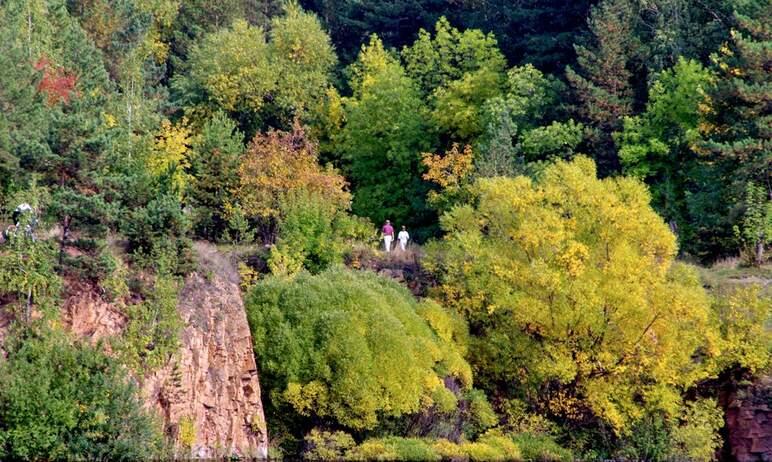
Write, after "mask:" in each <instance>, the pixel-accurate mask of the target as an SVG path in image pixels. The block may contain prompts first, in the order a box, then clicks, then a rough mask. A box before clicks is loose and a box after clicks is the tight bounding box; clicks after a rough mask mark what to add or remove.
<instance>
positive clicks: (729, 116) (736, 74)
mask: <svg viewBox="0 0 772 462" xmlns="http://www.w3.org/2000/svg"><path fill="white" fill-rule="evenodd" d="M752 5H755V7H753V6H752V7H749V8H748V9H747V10H746V11H744V12H743V13H744V14H741V13H737V14H736V17H735V19H736V22H737V26H738V29H737V30H733V31H732V33H731V38H732V41H731V44H727V45H725V46H722V47H721V48H720V49H719V53H718V54H714V55H713V56H712V58H713V60H714V62H715V63H716V64H717V65H718V68H719V71H720V72H721V74H722V77H723V78H722V79H721V80H720V81H719V84H718V86H717V89H716V91H715V92H714V94H713V95H712V96H713V102H714V104H713V108H712V111H711V115H712V118H711V117H708V123H706V124H704V126H703V131H704V132H707V133H706V134H707V136H706V137H707V139H708V141H707V142H705V143H704V144H703V146H702V148H703V150H704V151H705V152H704V154H705V155H706V156H709V160H710V161H711V162H714V163H715V164H716V165H719V166H721V167H722V169H723V170H724V172H725V173H724V174H725V178H727V180H726V182H725V184H726V188H727V191H726V193H725V197H724V199H723V200H724V203H727V204H729V207H730V208H731V209H733V212H734V213H732V214H731V215H733V216H738V215H741V213H737V212H739V211H741V210H743V209H744V210H746V211H747V209H748V207H749V204H748V203H746V202H747V201H746V200H745V198H746V191H747V190H748V189H749V188H758V187H761V188H763V189H764V190H765V194H764V195H763V196H765V197H766V201H768V202H769V201H772V80H771V79H770V77H769V76H770V70H772V4H770V3H769V2H764V1H761V2H758V3H752ZM755 196H756V200H755V201H754V202H758V201H759V200H760V198H761V197H762V196H760V195H758V194H756V195H755ZM757 206H758V205H757ZM760 207H762V208H764V207H766V206H765V205H764V204H762V205H760ZM767 219H769V218H767ZM766 227H767V228H768V227H769V226H768V224H767V226H766ZM762 228H764V226H762ZM762 236H764V234H763V233H762ZM771 237H772V236H769V235H766V236H765V237H762V238H761V240H760V241H758V242H754V243H753V247H754V248H755V249H756V251H755V253H756V255H755V256H754V259H755V261H756V262H760V261H763V260H764V255H763V254H764V252H763V249H764V244H765V243H766V240H768V239H770V238H771ZM737 244H739V242H738V243H736V244H735V245H737Z"/></svg>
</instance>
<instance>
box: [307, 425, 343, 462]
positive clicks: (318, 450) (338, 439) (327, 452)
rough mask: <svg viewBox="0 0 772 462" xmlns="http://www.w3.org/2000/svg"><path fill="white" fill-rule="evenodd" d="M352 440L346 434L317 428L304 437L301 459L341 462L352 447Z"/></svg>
mask: <svg viewBox="0 0 772 462" xmlns="http://www.w3.org/2000/svg"><path fill="white" fill-rule="evenodd" d="M355 444H356V443H355V442H354V438H352V437H351V435H349V434H348V433H346V432H341V431H336V432H327V431H322V430H319V429H317V428H314V429H313V430H311V432H310V433H309V434H308V435H306V437H305V446H306V447H305V451H304V452H303V458H304V459H309V460H341V459H342V458H343V456H344V455H345V453H346V451H348V450H349V449H351V448H352V447H354V445H355Z"/></svg>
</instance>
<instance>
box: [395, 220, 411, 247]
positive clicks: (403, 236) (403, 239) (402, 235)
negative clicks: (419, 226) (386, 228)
mask: <svg viewBox="0 0 772 462" xmlns="http://www.w3.org/2000/svg"><path fill="white" fill-rule="evenodd" d="M397 240H398V241H399V248H400V249H401V250H402V251H403V252H404V251H405V246H407V241H408V240H410V235H409V234H408V233H407V229H405V227H404V226H403V227H402V231H400V232H399V234H397Z"/></svg>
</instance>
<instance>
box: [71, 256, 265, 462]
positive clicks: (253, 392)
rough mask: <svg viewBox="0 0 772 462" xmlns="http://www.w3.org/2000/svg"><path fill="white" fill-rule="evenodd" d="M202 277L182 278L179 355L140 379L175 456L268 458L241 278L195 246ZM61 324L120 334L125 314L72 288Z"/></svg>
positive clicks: (95, 335)
mask: <svg viewBox="0 0 772 462" xmlns="http://www.w3.org/2000/svg"><path fill="white" fill-rule="evenodd" d="M196 254H197V256H198V266H197V267H198V270H197V272H195V273H192V274H190V275H188V276H187V277H186V278H185V283H184V286H183V288H182V290H181V292H180V297H179V303H178V305H177V309H178V311H179V314H180V317H181V319H182V322H183V325H184V326H185V327H184V329H183V331H182V332H181V335H180V341H181V346H180V350H179V351H178V352H177V354H175V355H174V356H173V357H172V359H171V360H170V361H169V363H168V364H166V365H165V366H164V367H162V368H161V369H159V370H157V371H153V372H152V373H150V374H149V375H148V376H146V377H143V378H142V379H141V385H142V392H143V394H144V397H145V400H146V404H147V406H148V407H152V408H154V409H156V410H157V411H158V414H159V415H160V416H161V417H162V418H163V423H164V426H165V430H166V431H167V433H168V434H170V435H171V436H172V437H174V438H175V440H176V441H177V447H178V454H179V455H180V456H185V457H187V456H191V457H195V458H215V457H227V456H240V457H250V458H253V457H257V458H265V457H267V453H268V435H267V431H266V424H265V418H264V415H263V407H262V402H261V395H260V383H259V381H258V376H257V366H256V363H255V357H254V354H253V349H252V338H251V334H250V331H249V325H248V324H247V318H246V313H245V311H244V305H243V302H242V299H241V291H240V290H239V286H238V274H237V272H236V271H235V269H234V268H233V266H232V265H231V262H229V261H228V260H227V259H226V258H225V257H224V256H222V255H220V254H219V253H217V251H216V249H215V248H214V247H213V246H211V245H207V244H203V243H200V244H197V245H196ZM67 292H68V293H71V294H72V295H71V296H69V297H68V298H67V299H66V301H65V303H64V308H63V313H62V319H63V320H64V322H65V323H66V324H67V325H68V326H69V328H70V329H71V330H72V331H73V332H75V333H77V334H78V335H81V336H83V337H87V338H90V339H92V340H97V339H100V338H106V337H110V336H113V335H119V334H120V332H121V331H122V329H123V327H124V326H125V324H126V321H127V320H126V318H125V316H124V315H123V314H122V312H121V310H119V309H118V308H116V307H115V306H113V305H111V304H110V303H107V302H104V301H103V300H102V298H101V297H100V296H99V295H98V294H96V293H94V292H93V291H89V290H88V288H86V287H83V288H80V289H78V288H73V287H69V288H68V290H67Z"/></svg>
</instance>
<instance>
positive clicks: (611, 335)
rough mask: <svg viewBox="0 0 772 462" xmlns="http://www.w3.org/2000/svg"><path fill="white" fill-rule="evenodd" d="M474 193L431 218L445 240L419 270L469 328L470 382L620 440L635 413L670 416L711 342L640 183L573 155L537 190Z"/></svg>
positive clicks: (507, 181) (511, 183) (486, 183)
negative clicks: (607, 428)
mask: <svg viewBox="0 0 772 462" xmlns="http://www.w3.org/2000/svg"><path fill="white" fill-rule="evenodd" d="M476 193H477V200H476V201H475V206H474V207H473V206H470V205H460V206H457V207H455V208H454V209H453V210H451V211H450V212H448V213H446V214H445V215H444V216H443V218H442V225H443V228H444V230H445V231H446V232H447V235H446V236H445V238H444V240H443V242H441V243H439V244H438V245H436V246H433V248H432V249H431V250H430V251H429V259H428V262H427V266H428V267H429V268H430V269H431V270H433V271H434V272H435V274H437V275H438V276H439V277H440V280H441V285H440V286H439V287H438V289H437V292H436V295H437V296H439V297H441V298H442V299H443V300H444V301H446V303H447V304H448V306H450V307H453V308H455V309H456V310H458V311H459V312H461V313H464V314H465V315H466V317H467V318H468V319H469V320H470V323H471V325H470V327H471V329H472V331H474V332H476V336H475V337H474V338H473V340H472V342H471V344H470V353H469V357H470V359H471V361H472V363H473V364H474V366H475V368H476V370H477V371H479V372H478V374H479V375H478V380H482V383H483V384H484V385H485V386H486V387H489V388H488V389H489V390H496V391H497V392H499V393H507V392H509V391H510V390H518V391H519V394H520V395H521V396H524V397H526V398H527V399H528V401H529V405H532V406H535V407H536V408H538V409H540V410H541V412H544V413H546V414H547V415H553V416H557V417H560V418H561V419H565V420H567V421H568V422H571V421H576V420H575V419H578V420H582V419H585V418H588V417H595V418H598V419H600V420H601V421H603V422H606V423H608V424H609V425H611V426H612V428H614V429H615V430H616V431H618V432H625V431H626V429H628V428H629V424H630V422H632V421H634V420H635V419H636V417H637V415H639V413H640V412H641V410H642V409H645V408H649V407H651V408H656V409H662V410H663V411H664V412H667V413H670V414H673V413H675V412H676V411H677V409H678V406H679V403H680V399H679V396H680V392H681V391H682V390H683V389H684V388H685V387H688V386H690V385H691V384H693V383H694V382H695V381H696V380H699V379H701V378H703V377H705V376H706V374H707V371H706V370H705V368H704V367H700V365H699V364H697V363H695V362H694V360H693V358H692V355H693V354H694V353H695V352H696V351H697V349H698V348H707V352H708V353H709V354H715V343H716V341H717V338H716V337H717V334H716V333H715V331H714V330H712V329H711V324H710V323H709V305H708V299H707V296H706V294H705V292H704V290H703V289H702V287H701V286H700V283H699V280H698V278H697V276H696V274H695V272H694V271H693V270H691V269H690V268H688V267H686V266H685V265H682V264H678V263H675V262H674V261H673V259H674V256H675V250H676V246H675V239H674V237H673V235H672V234H671V233H670V232H669V231H668V229H667V227H666V226H665V224H664V223H663V222H662V221H661V219H660V218H659V217H658V216H657V215H656V214H655V213H654V211H653V210H652V209H651V208H650V206H649V205H648V202H649V196H648V194H647V192H646V190H645V188H644V187H643V185H641V184H640V183H638V182H637V181H634V180H631V179H626V178H618V179H608V180H603V181H601V180H598V179H596V178H595V166H594V164H593V162H592V161H591V160H589V159H587V158H583V157H582V158H577V160H575V161H573V162H572V163H566V162H558V163H556V164H554V165H553V166H550V167H548V168H547V169H546V170H545V172H544V174H543V176H542V178H541V179H540V180H539V181H538V182H533V181H532V180H530V179H528V178H525V177H518V178H493V179H483V180H480V181H478V183H477V185H476ZM644 294H647V295H644ZM655 294H656V295H655ZM524 371H528V372H527V374H526V373H524ZM497 384H507V386H506V388H501V387H499V386H497ZM547 384H550V385H549V387H547ZM505 396H506V395H505Z"/></svg>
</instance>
